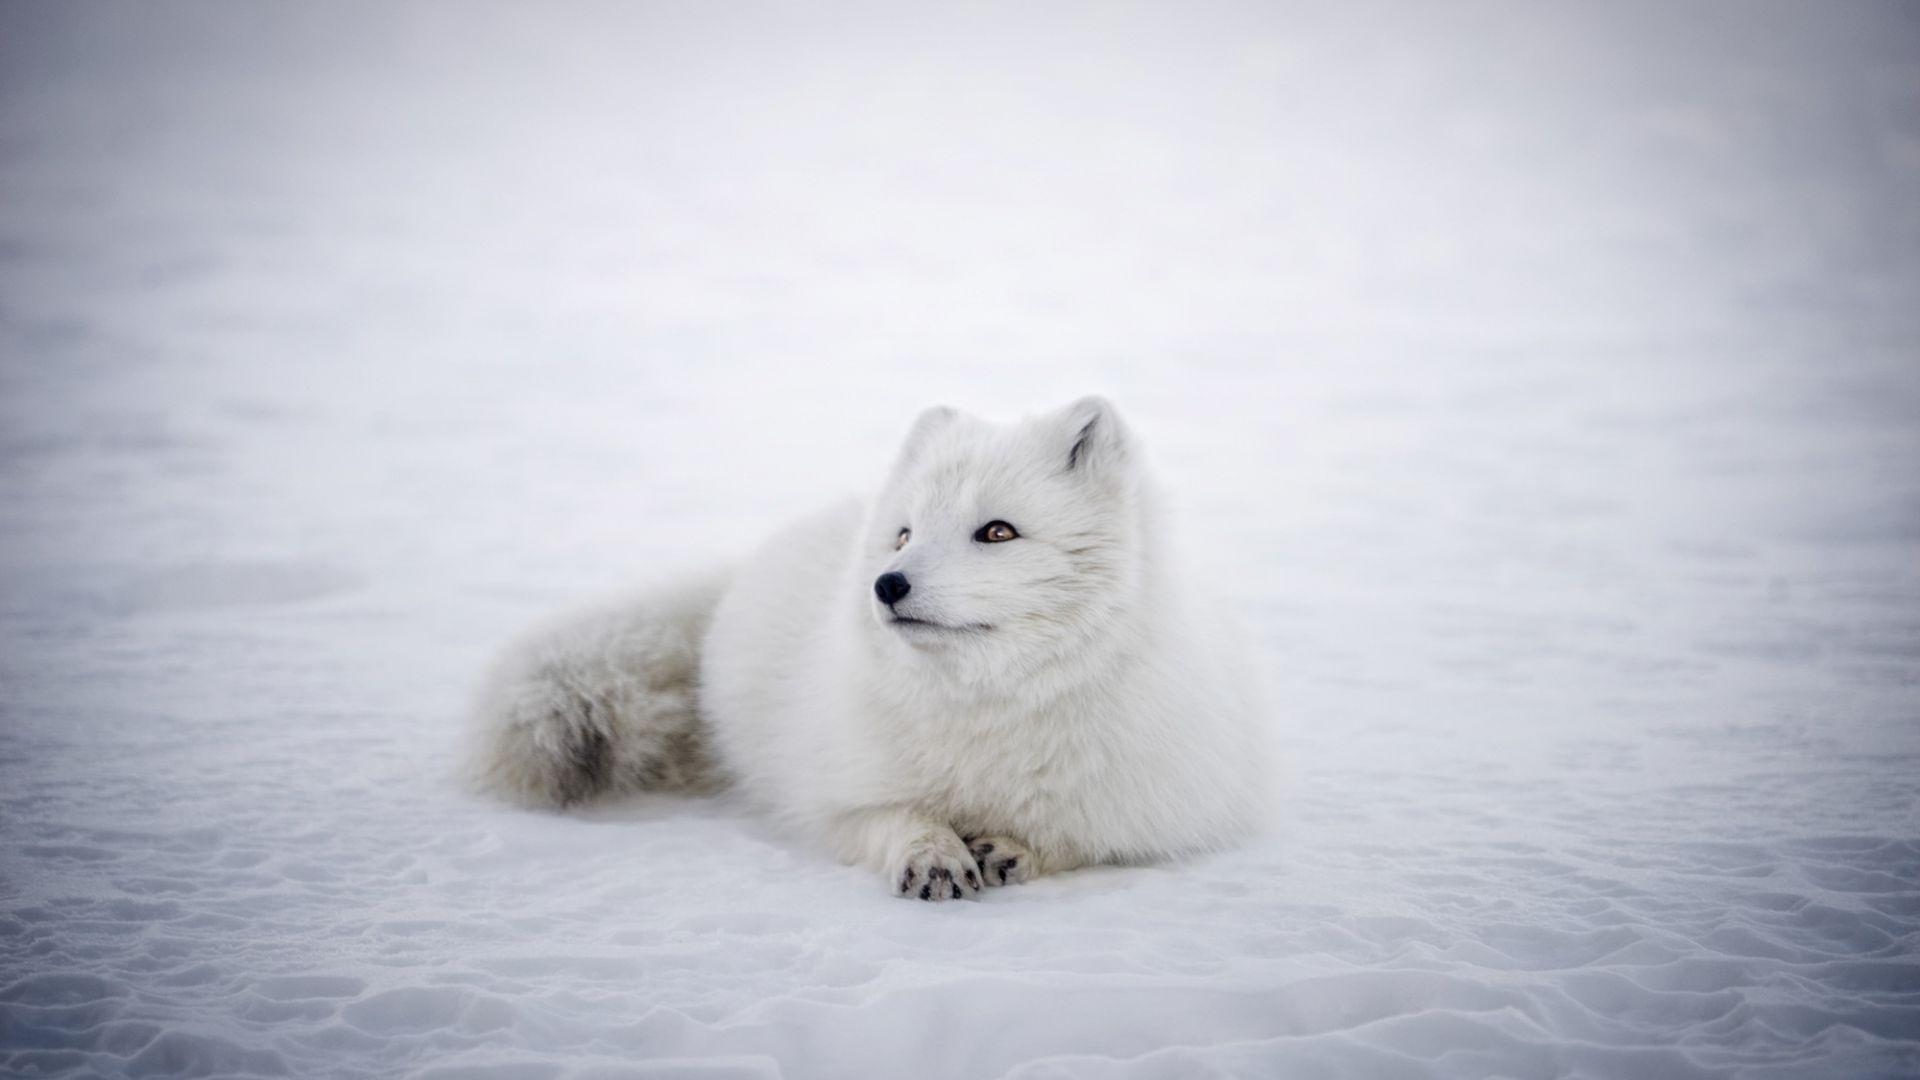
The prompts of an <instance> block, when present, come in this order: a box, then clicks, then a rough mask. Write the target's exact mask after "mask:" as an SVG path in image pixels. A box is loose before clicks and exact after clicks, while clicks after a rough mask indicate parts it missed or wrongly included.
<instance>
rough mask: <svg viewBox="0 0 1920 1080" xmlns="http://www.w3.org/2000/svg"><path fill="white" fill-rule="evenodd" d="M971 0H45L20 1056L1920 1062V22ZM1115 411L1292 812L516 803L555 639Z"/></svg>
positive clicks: (11, 246) (11, 908) (1681, 1068)
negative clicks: (1135, 823) (922, 896)
mask: <svg viewBox="0 0 1920 1080" xmlns="http://www.w3.org/2000/svg"><path fill="white" fill-rule="evenodd" d="M952 7H955V6H948V7H941V8H936V7H927V8H923V9H919V10H917V11H916V12H912V13H908V12H905V11H903V9H901V8H900V7H899V6H897V5H876V6H873V7H871V8H866V7H857V6H841V5H835V6H833V7H832V8H830V9H815V8H813V7H810V6H806V5H786V4H726V5H718V4H712V5H696V4H657V5H620V6H607V7H590V6H579V5H565V6H561V5H542V6H532V5H528V6H518V7H508V6H494V5H480V4H453V3H448V4H443V5H401V6H394V5H368V6H357V5H327V6H324V7H320V6H307V7H293V6H290V5H289V6H282V5H273V6H258V7H255V6H241V5H226V6H207V7H202V6H196V5H188V4H167V5H133V4H127V5H117V6H97V5H93V4H62V5H52V4H44V5H26V4H10V5H8V6H6V7H4V8H0V680H3V681H0V686H3V688H4V691H3V694H0V910H3V911H4V914H0V1071H5V1072H9V1073H17V1074H31V1073H39V1072H46V1073H54V1074H67V1075H81V1074H86V1075H102V1074H104V1075H119V1074H123V1073H124V1074H134V1075H150V1074H163V1073H183V1074H196V1075H198V1074H228V1073H260V1074H271V1073H281V1072H289V1073H295V1074H304V1075H329V1076H333V1075H337V1076H393V1075H398V1074H404V1073H410V1072H427V1073H433V1074H435V1075H441V1074H442V1071H443V1070H444V1071H445V1072H446V1073H454V1074H463V1075H484V1076H526V1077H548V1076H556V1075H569V1076H587V1075H595V1074H596V1071H599V1072H601V1073H608V1072H611V1073H617V1074H619V1075H630V1074H631V1073H630V1072H628V1071H622V1070H631V1069H632V1068H634V1067H635V1066H636V1065H637V1064H639V1063H641V1062H647V1061H653V1062H665V1064H661V1065H660V1066H659V1068H660V1070H661V1073H662V1074H663V1075H680V1074H682V1073H683V1072H686V1071H688V1070H690V1069H691V1068H693V1065H692V1064H691V1061H692V1059H699V1060H700V1063H701V1064H702V1066H703V1067H704V1068H705V1069H706V1071H705V1072H701V1073H700V1074H699V1075H702V1076H775V1075H785V1076H793V1077H809V1076H876V1077H901V1076H926V1077H948V1076H953V1077H960V1076H967V1077H976V1076H989V1077H990V1076H1000V1075H1017V1076H1022V1077H1058V1076H1098V1077H1120V1076H1125V1077H1160V1076H1165V1077H1184V1076H1194V1075H1202V1074H1205V1072H1206V1071H1207V1070H1208V1069H1212V1070H1214V1071H1216V1072H1217V1073H1219V1074H1226V1075H1277V1074H1284V1075H1288V1076H1314V1075H1329V1076H1414V1075H1452V1076H1462V1077H1477V1076H1484V1075H1489V1074H1494V1073H1498V1074H1501V1075H1516V1076H1554V1075H1562V1074H1565V1073H1568V1072H1573V1073H1578V1074H1581V1075H1608V1076H1633V1077H1646V1076H1673V1077H1687V1076H1696V1075H1719V1074H1725V1073H1731V1072H1735V1071H1738V1072H1739V1073H1740V1074H1741V1075H1746V1076H1768V1075H1795V1076H1839V1075H1850V1076H1867V1075H1876V1074H1878V1075H1896V1074H1908V1075H1911V1074H1913V1073H1914V1072H1916V1071H1920V960H1916V956H1915V950H1916V945H1920V809H1917V808H1916V781H1915V779H1914V778H1915V776H1916V775H1920V17H1917V16H1916V15H1915V14H1914V11H1913V9H1911V8H1908V7H1902V6H1898V5H1858V4H1823V5H1787V6H1773V5H1767V4H1759V5H1756V4H1718V3H1715V4H1689V5H1647V6H1641V5H1634V4H1630V5H1617V4H1609V5H1597V4H1596V5H1589V6H1588V10H1586V11H1585V12H1584V13H1580V12H1576V11H1573V10H1571V9H1570V7H1569V8H1568V9H1565V10H1563V6H1562V5H1533V4H1520V3H1514V4H1504V5H1481V4H1468V5H1444V6H1441V5H1417V6H1408V7H1404V8H1403V7H1395V6H1375V5H1364V4H1363V5H1342V6H1339V7H1338V10H1335V11H1329V10H1311V9H1300V10H1293V9H1289V8H1285V7H1281V6H1276V5H1269V4H1249V5H1245V6H1237V5H1226V4H1207V3H1202V4H1194V5H1185V4H1182V5H1164V6H1159V7H1135V6H1115V5H1100V6H1097V7H1089V8H1081V7H1078V6H1075V5H1013V6H999V5H987V6H975V5H968V6H966V8H965V10H952V9H951V8H952ZM1090 392H1098V393H1103V394H1106V395H1109V396H1110V397H1112V398H1113V399H1114V400H1115V401H1116V402H1117V403H1118V404H1119V406H1120V407H1121V409H1122V410H1123V412H1124V413H1125V414H1126V415H1127V416H1128V418H1129V420H1130V422H1131V423H1132V425H1133V427H1134V429H1135V430H1136V432H1137V433H1138V435H1139V436H1140V437H1141V439H1142V440H1143V442H1144V444H1145V445H1146V446H1147V447H1148V448H1149V450H1150V451H1151V453H1152V455H1153V457H1154V459H1155V461H1156V463H1157V467H1158V470H1159V472H1160V473H1161V474H1163V475H1164V476H1165V478H1166V480H1167V482H1168V485H1169V487H1170V490H1171V491H1172V493H1173V494H1174V497H1175V499H1176V500H1177V502H1178V503H1179V505H1180V506H1181V507H1182V511H1181V513H1180V514H1179V516H1178V520H1177V524H1178V526H1179V527H1180V529H1181V532H1182V534H1183V536H1184V537H1185V539H1186V541H1187V543H1188V545H1189V546H1190V547H1191V548H1193V549H1194V551H1195V553H1196V556H1197V557H1198V558H1200V559H1201V560H1203V562H1204V563H1205V564H1206V566H1207V572H1208V573H1210V574H1212V575H1214V578H1215V581H1216V584H1217V585H1218V586H1220V587H1222V588H1224V589H1226V590H1227V591H1228V592H1230V593H1232V594H1233V595H1234V596H1235V597H1236V598H1237V601H1238V603H1239V606H1240V608H1241V611H1240V615H1241V616H1242V617H1243V618H1244V620H1245V621H1246V623H1247V625H1248V626H1249V628H1250V632H1252V633H1254V634H1255V635H1256V636H1257V640H1258V642H1259V645H1260V651H1261V654H1262V656H1263V657H1264V658H1265V659H1266V661H1267V662H1268V664H1269V666H1270V667H1271V669H1272V679H1273V684H1274V688H1275V700H1276V717H1275V719H1276V723H1277V724H1279V725H1281V727H1282V730H1283V732H1284V741H1285V743H1286V746H1287V750H1288V756H1287V764H1286V768H1285V771H1284V773H1283V775H1281V776H1279V777H1277V778H1276V782H1277V783H1281V784H1284V785H1285V791H1286V796H1285V798H1284V799H1283V802H1285V804H1286V806H1287V808H1288V812H1287V814H1286V817H1285V819H1284V820H1282V821H1278V822H1276V823H1275V827H1274V830H1273V835H1272V836H1271V837H1270V838H1268V839H1265V840H1262V841H1261V842H1259V843H1257V844H1254V845H1251V846H1249V847H1247V848H1245V849H1242V850H1240V851H1237V852H1234V853H1232V854H1228V855H1224V856H1220V857H1217V858H1211V859H1206V860H1201V861H1198V862H1194V863H1190V864H1185V865H1172V866H1163V867H1155V868H1146V869H1127V870H1117V869H1101V870H1092V871H1086V872H1080V873H1074V874H1068V875H1062V876H1059V877H1057V878H1051V879H1046V880H1043V881H1040V882H1037V883H1035V884H1032V885H1029V886H1026V887H1024V888H1021V889H1017V890H1009V891H1004V892H997V893H995V894H994V895H992V896H990V897H989V899H988V900H987V901H986V902H984V903H980V904H969V905H944V906H941V907H931V906H924V905H918V904H911V903H905V902H900V901H895V900H893V899H891V898H890V897H889V896H888V895H887V893H886V889H885V887H884V885H883V884H882V883H881V882H879V881H877V880H875V879H874V878H873V877H871V875H869V874H867V873H865V872H863V871H858V870H853V869H848V868H843V867H839V866H837V865H835V864H833V863H831V862H829V861H828V860H826V859H825V858H823V857H822V856H821V855H819V854H817V853H816V852H814V851H813V850H811V849H809V848H808V847H807V846H806V845H805V844H804V843H803V842H801V841H799V840H796V839H795V838H792V837H786V836H781V835H778V834H776V833H775V832H773V831H772V830H771V829H770V828H769V827H767V826H766V825H764V824H763V823H761V822H759V821H757V820H755V819H754V818H753V817H751V816H750V815H748V814H746V813H744V812H743V811H741V810H739V809H738V808H736V807H735V806H733V805H732V804H731V803H729V802H727V801H725V800H722V801H718V802H708V803H686V802H670V801H660V802H656V803H643V804H641V805H637V806H625V807H615V808H604V809H601V810H598V811H595V812H593V813H590V814H585V815H577V816H572V817H561V816H542V815H534V814H525V813H518V812H513V811H510V810H506V809H504V808H501V807H497V806H494V805H491V804H489V803H486V802H485V801H483V800H479V799H476V798H473V797H472V796H470V795H468V794H466V793H464V792H463V791H462V790H461V789H460V788H459V787H458V786H457V784H456V783H455V782H454V781H453V778H452V776H451V772H450V762H451V760H452V755H453V751H454V749H455V747H456V746H457V743H458V737H459V734H460V730H461V723H462V710H463V708H464V705H465V700H466V695H467V693H468V692H469V689H470V687H471V686H472V684H473V681H474V679H475V677H476V675H477V673H478V671H479V669H480V668H481V666H482V665H483V664H484V662H485V660H486V658H487V656H488V655H489V654H490V652H491V651H492V650H493V649H494V648H495V647H496V646H497V645H498V644H500V643H501V642H502V641H503V640H504V639H506V638H507V637H509V636H511V635H512V634H513V633H514V632H515V631H517V630H519V629H520V628H522V627H524V626H525V625H527V624H528V623H530V622H532V621H534V620H536V619H538V618H540V617H542V616H545V615H547V614H549V613H552V612H554V611H557V610H564V609H565V608H566V607H568V606H569V605H572V604H577V603H582V602H589V601H594V600H598V599H602V598H604V597H606V596H608V595H610V594H613V593H616V592H619V591H622V590H626V589H629V588H634V587H639V586H643V585H644V584H645V583H646V582H647V581H648V580H652V579H660V578H667V577H671V576H673V575H675V574H677V573H682V572H686V571H688V570H690V569H693V568H699V567H704V566H707V565H710V564H713V563H717V562H724V561H726V560H728V559H732V558H736V557H738V556H740V555H741V554H742V553H743V552H745V551H747V550H749V549H750V548H751V546H752V545H753V544H754V543H755V542H756V541H757V540H758V538H759V537H761V536H762V535H764V534H765V533H767V532H769V531H770V530H771V529H772V528H774V527H775V526H777V525H778V524H779V523H781V522H782V521H783V520H785V519H786V518H788V517H790V516H792V515H794V514H796V513H801V512H804V511H807V510H810V509H811V508H813V507H814V506H816V505H818V504H820V503H822V502H824V501H826V500H828V499H831V498H834V497H837V496H839V495H842V494H845V493H849V492H855V493H857V492H862V491H866V490H869V489H870V488H871V487H872V486H873V485H874V484H875V483H876V482H877V480H878V478H879V476H880V475H881V474H882V472H883V471H884V468H885V465H886V462H887V458H888V456H889V455H890V453H891V452H892V448H893V446H894V444H895V442H896V441H897V440H898V439H899V438H900V436H901V434H902V433H903V432H904V430H905V427H906V425H907V423H908V421H909V420H910V418H911V416H912V415H913V413H914V412H916V411H917V410H918V409H920V408H922V407H924V406H926V405H929V404H935V403H951V404H955V405H959V406H961V407H963V408H968V409H971V410H974V411H978V412H982V413H986V414H989V415H994V416H1001V417H1010V416H1014V415H1019V414H1021V413H1023V412H1031V411H1038V410H1040V409H1044V408H1051V407H1054V406H1057V405H1060V404H1063V403H1064V402H1066V401H1067V400H1070V399H1071V398H1073V397H1076V396H1079V395H1081V394H1084V393H1090ZM487 1070H493V1071H487Z"/></svg>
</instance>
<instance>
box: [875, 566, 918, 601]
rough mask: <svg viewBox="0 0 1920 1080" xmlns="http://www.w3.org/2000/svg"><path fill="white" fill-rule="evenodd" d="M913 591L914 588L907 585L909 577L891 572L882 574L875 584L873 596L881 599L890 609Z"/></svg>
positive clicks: (894, 571)
mask: <svg viewBox="0 0 1920 1080" xmlns="http://www.w3.org/2000/svg"><path fill="white" fill-rule="evenodd" d="M911 591H913V586H912V585H909V584H907V575H905V574H903V573H901V572H900V571H898V570H889V571H887V572H886V573H884V574H881V575H880V576H879V577H878V578H876V579H875V580H874V583H873V595H875V596H877V597H879V598H880V602H881V603H883V604H885V605H887V606H888V607H892V606H893V605H895V604H897V603H899V602H900V598H901V597H903V596H905V595H907V593H909V592H911Z"/></svg>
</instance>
